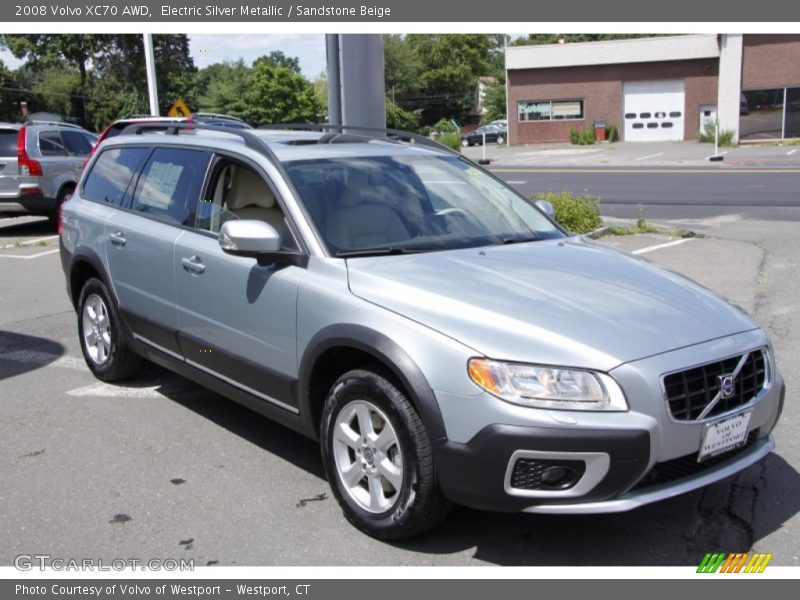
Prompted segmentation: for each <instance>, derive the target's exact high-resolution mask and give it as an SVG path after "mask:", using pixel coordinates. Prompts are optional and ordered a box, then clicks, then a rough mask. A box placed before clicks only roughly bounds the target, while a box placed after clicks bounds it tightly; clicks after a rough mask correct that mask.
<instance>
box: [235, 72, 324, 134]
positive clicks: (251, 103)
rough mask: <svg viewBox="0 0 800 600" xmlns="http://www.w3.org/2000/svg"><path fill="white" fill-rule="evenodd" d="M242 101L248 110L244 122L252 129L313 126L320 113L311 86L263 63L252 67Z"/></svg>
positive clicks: (299, 78) (295, 74) (320, 109)
mask: <svg viewBox="0 0 800 600" xmlns="http://www.w3.org/2000/svg"><path fill="white" fill-rule="evenodd" d="M244 98H245V101H246V102H247V107H248V108H247V115H246V116H245V117H244V118H245V120H247V121H248V122H250V123H252V124H253V125H262V124H266V123H302V122H312V123H313V122H316V121H318V120H319V117H320V114H321V113H322V107H321V106H320V104H319V102H318V100H317V97H316V96H315V94H314V86H312V85H311V83H309V82H308V81H307V80H306V79H305V78H303V77H302V76H301V75H298V74H297V73H293V72H291V71H290V70H289V69H285V68H278V67H271V66H269V65H267V64H266V63H265V62H261V63H259V64H257V65H254V66H253V69H252V75H251V79H250V82H249V84H248V86H247V91H246V92H245V95H244Z"/></svg>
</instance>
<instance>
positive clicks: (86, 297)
mask: <svg viewBox="0 0 800 600" xmlns="http://www.w3.org/2000/svg"><path fill="white" fill-rule="evenodd" d="M98 301H99V302H101V303H102V306H103V307H104V311H103V310H100V311H98V310H95V308H96V307H99V306H100V304H98ZM87 305H89V306H90V308H92V310H90V311H88V312H87ZM85 312H86V313H87V314H86V315H85V314H84V313H85ZM103 312H105V315H106V320H103V321H102V324H101V325H100V326H99V327H98V328H93V323H91V321H92V319H91V314H100V315H102V313H103ZM87 327H89V328H91V329H93V330H92V333H93V334H95V337H94V339H97V337H98V329H102V330H104V333H107V334H108V342H104V343H98V345H93V344H91V343H90V339H91V338H90V337H89V335H91V334H88V335H87V333H86V328H87ZM78 339H79V340H80V342H81V352H83V358H84V360H85V361H86V365H87V366H88V367H89V370H90V371H91V372H92V374H93V375H94V376H95V377H97V378H98V379H101V380H102V381H119V380H121V379H126V378H128V377H130V376H131V375H133V374H135V373H136V372H137V371H138V370H139V369H141V368H142V365H143V364H144V359H143V358H142V357H140V356H139V355H138V354H135V353H134V352H133V351H131V349H130V348H128V346H127V345H126V343H125V334H124V331H123V328H122V321H121V320H120V318H119V313H118V312H117V307H116V306H115V304H114V302H113V301H112V300H111V294H109V293H108V288H107V287H106V286H105V284H104V283H103V282H102V281H100V280H99V279H97V278H94V277H93V278H91V279H89V280H88V281H87V282H86V283H85V284H84V285H83V288H82V289H81V295H80V297H79V299H78ZM104 339H105V338H104ZM100 347H102V348H107V350H106V351H105V352H102V353H101V352H100V351H99V348H100Z"/></svg>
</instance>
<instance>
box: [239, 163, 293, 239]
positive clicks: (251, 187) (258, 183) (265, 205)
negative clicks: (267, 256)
mask: <svg viewBox="0 0 800 600" xmlns="http://www.w3.org/2000/svg"><path fill="white" fill-rule="evenodd" d="M226 205H227V209H228V210H229V211H230V212H232V213H233V214H235V215H236V216H237V217H239V218H240V219H255V220H257V221H264V222H266V223H269V224H270V225H272V226H273V227H274V228H275V229H276V230H277V231H278V233H280V232H281V231H283V226H284V220H283V212H282V211H281V209H280V208H279V207H278V206H277V204H276V202H275V196H274V195H273V193H272V190H270V189H269V186H268V185H267V184H266V182H265V181H264V180H263V179H262V178H261V177H260V176H259V175H258V174H257V173H255V172H253V171H251V170H250V169H243V168H241V167H237V168H236V170H235V172H234V174H233V181H232V182H231V189H230V192H229V193H228V198H227V200H226Z"/></svg>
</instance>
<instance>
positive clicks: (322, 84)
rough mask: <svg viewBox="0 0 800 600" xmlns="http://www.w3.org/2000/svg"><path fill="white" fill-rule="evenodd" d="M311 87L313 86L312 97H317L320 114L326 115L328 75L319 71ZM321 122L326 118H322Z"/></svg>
mask: <svg viewBox="0 0 800 600" xmlns="http://www.w3.org/2000/svg"><path fill="white" fill-rule="evenodd" d="M311 85H313V86H314V95H315V96H316V97H317V102H319V105H320V106H321V107H322V112H323V113H325V115H327V113H328V73H327V72H326V71H320V73H319V75H317V78H316V79H314V81H312V82H311ZM322 120H323V121H326V120H327V118H323V119H322Z"/></svg>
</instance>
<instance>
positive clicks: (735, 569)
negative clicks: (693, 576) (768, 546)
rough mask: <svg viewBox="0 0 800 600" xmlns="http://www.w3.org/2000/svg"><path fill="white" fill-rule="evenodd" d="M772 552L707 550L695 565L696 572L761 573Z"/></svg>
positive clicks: (770, 558)
mask: <svg viewBox="0 0 800 600" xmlns="http://www.w3.org/2000/svg"><path fill="white" fill-rule="evenodd" d="M772 556H773V555H772V554H764V553H761V552H754V553H752V554H751V553H750V552H735V553H733V554H727V553H724V552H714V553H712V552H708V553H706V555H705V556H704V557H703V560H702V561H701V562H700V566H699V567H697V572H698V573H716V572H718V571H719V572H720V573H740V572H744V573H763V572H764V569H766V568H767V565H768V564H769V563H770V561H771V560H772Z"/></svg>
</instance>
